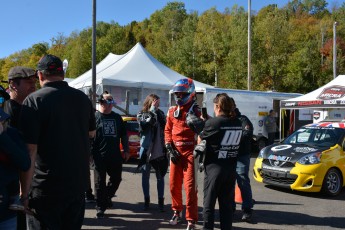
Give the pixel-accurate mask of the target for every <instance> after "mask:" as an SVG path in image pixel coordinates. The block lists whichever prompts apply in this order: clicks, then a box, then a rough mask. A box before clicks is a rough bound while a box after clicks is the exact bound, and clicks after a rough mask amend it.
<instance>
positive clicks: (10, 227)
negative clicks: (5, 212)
mask: <svg viewBox="0 0 345 230" xmlns="http://www.w3.org/2000/svg"><path fill="white" fill-rule="evenodd" d="M0 229H4V230H5V229H6V230H16V229H17V217H13V218H11V219H8V220H5V221H3V222H0Z"/></svg>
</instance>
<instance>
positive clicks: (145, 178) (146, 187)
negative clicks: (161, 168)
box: [141, 163, 164, 198]
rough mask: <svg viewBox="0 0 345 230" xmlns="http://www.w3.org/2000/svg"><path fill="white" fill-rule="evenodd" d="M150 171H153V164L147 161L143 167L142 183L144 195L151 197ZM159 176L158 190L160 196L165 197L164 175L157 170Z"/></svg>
mask: <svg viewBox="0 0 345 230" xmlns="http://www.w3.org/2000/svg"><path fill="white" fill-rule="evenodd" d="M150 172H151V164H150V163H146V164H145V165H144V166H143V167H142V171H141V173H142V178H141V184H142V187H143V193H144V197H150ZM156 178H157V192H158V198H164V177H162V176H161V175H160V173H158V172H156Z"/></svg>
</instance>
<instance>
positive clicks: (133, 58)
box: [69, 43, 213, 90]
mask: <svg viewBox="0 0 345 230" xmlns="http://www.w3.org/2000/svg"><path fill="white" fill-rule="evenodd" d="M96 73H97V74H96V84H102V85H104V86H105V85H110V86H124V87H135V88H152V89H163V90H169V89H171V88H172V86H173V85H174V83H175V82H176V81H177V80H179V79H181V78H185V76H183V75H181V74H179V73H177V72H175V71H173V70H171V69H170V68H168V67H167V66H165V65H163V64H162V63H161V62H159V61H158V60H157V59H155V58H154V57H153V56H152V55H151V54H150V53H149V52H148V51H147V50H146V49H145V48H144V47H143V46H142V45H141V44H140V43H137V44H136V45H135V46H134V47H133V48H132V49H131V50H129V51H128V52H127V53H126V54H123V55H115V54H112V53H110V54H109V55H108V56H107V57H106V58H104V59H103V60H102V61H101V62H100V63H99V64H98V65H97V66H96ZM194 84H195V86H196V88H197V89H200V88H206V87H207V88H213V86H211V85H207V84H204V83H201V82H198V81H194ZM69 85H70V86H72V87H74V88H77V89H80V88H83V87H90V86H91V85H92V70H91V69H90V70H89V71H87V72H86V73H84V74H82V75H81V76H79V77H78V78H76V79H75V80H73V81H71V82H70V83H69Z"/></svg>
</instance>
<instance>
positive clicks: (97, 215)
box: [96, 210, 104, 219]
mask: <svg viewBox="0 0 345 230" xmlns="http://www.w3.org/2000/svg"><path fill="white" fill-rule="evenodd" d="M96 217H97V218H98V219H103V218H104V211H103V210H97V213H96Z"/></svg>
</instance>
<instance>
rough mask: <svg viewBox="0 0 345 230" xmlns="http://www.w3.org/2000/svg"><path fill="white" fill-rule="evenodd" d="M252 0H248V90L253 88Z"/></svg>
mask: <svg viewBox="0 0 345 230" xmlns="http://www.w3.org/2000/svg"><path fill="white" fill-rule="evenodd" d="M250 24H251V0H248V83H247V85H248V90H251V85H252V77H251V71H250V70H251V39H250V38H251V26H250Z"/></svg>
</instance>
